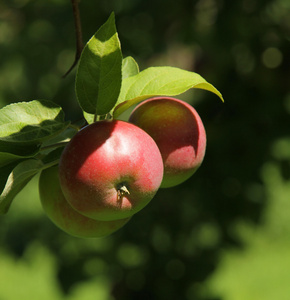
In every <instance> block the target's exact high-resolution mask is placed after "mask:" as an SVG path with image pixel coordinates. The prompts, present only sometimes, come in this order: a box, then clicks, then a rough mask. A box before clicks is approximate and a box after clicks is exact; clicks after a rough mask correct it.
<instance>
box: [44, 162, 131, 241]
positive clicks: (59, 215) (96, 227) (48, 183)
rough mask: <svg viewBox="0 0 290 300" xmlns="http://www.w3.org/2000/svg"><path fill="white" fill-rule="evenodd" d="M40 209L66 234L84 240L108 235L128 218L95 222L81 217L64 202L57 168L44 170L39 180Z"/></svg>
mask: <svg viewBox="0 0 290 300" xmlns="http://www.w3.org/2000/svg"><path fill="white" fill-rule="evenodd" d="M39 194H40V200H41V204H42V207H43V209H44V211H45V213H46V214H47V216H48V217H49V218H50V219H51V221H52V222H53V223H54V224H55V225H56V226H58V227H59V228H60V229H62V230H63V231H65V232H66V233H68V234H70V235H73V236H77V237H84V238H95V237H103V236H107V235H110V234H111V233H113V232H115V231H116V230H118V229H120V228H121V227H122V226H123V225H125V224H126V223H127V222H128V221H129V219H130V218H127V219H123V220H115V221H97V220H93V219H90V218H88V217H85V216H83V215H82V214H80V213H78V212H77V211H76V210H74V209H73V208H72V207H71V206H70V205H69V204H68V202H67V201H66V199H65V197H64V195H63V193H62V190H61V187H60V183H59V177H58V166H54V167H51V168H48V169H45V170H43V171H42V172H41V174H40V178H39Z"/></svg>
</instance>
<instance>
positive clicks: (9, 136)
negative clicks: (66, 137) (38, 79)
mask: <svg viewBox="0 0 290 300" xmlns="http://www.w3.org/2000/svg"><path fill="white" fill-rule="evenodd" d="M68 125H69V122H65V121H64V113H63V111H62V109H61V107H60V106H58V105H57V104H55V103H53V102H51V101H47V100H33V101H29V102H19V103H13V104H10V105H7V106H5V107H3V108H2V109H1V110H0V152H8V153H11V154H14V155H18V156H33V155H35V153H36V152H37V151H38V149H39V147H40V145H41V143H42V142H44V141H46V140H48V139H50V138H52V137H53V136H55V135H57V134H59V133H60V132H62V131H63V130H64V129H65V128H67V127H68ZM0 161H1V157H0Z"/></svg>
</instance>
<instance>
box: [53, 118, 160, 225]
mask: <svg viewBox="0 0 290 300" xmlns="http://www.w3.org/2000/svg"><path fill="white" fill-rule="evenodd" d="M59 176H60V183H61V188H62V191H63V193H64V195H65V198H66V199H67V201H68V202H69V203H70V205H71V206H72V207H74V208H75V209H76V210H77V211H78V212H80V213H81V214H83V215H85V216H87V217H90V218H92V219H96V220H101V221H111V220H116V219H124V218H128V217H131V216H132V215H133V214H135V213H137V212H138V211H140V210H141V209H142V208H144V207H145V206H146V205H147V204H148V203H149V202H150V201H151V199H152V198H153V197H154V195H155V194H156V192H157V190H158V189H159V187H160V184H161V181H162V178H163V162H162V157H161V154H160V151H159V149H158V147H157V145H156V143H155V142H154V140H153V139H152V138H151V137H150V136H149V135H148V134H147V133H146V132H145V131H143V130H142V129H140V128H139V127H137V126H135V125H134V124H130V123H128V122H125V121H120V120H111V121H107V120H104V121H98V122H95V123H93V124H90V125H88V126H86V127H85V128H83V129H82V130H80V131H79V132H78V133H77V134H76V135H75V136H74V137H73V138H72V139H71V141H70V142H69V144H68V145H67V146H66V147H65V149H64V151H63V153H62V155H61V158H60V163H59Z"/></svg>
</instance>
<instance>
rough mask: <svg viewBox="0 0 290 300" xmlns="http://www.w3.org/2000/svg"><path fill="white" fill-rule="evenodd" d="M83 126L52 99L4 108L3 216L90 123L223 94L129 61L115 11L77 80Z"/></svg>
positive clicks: (180, 74)
mask: <svg viewBox="0 0 290 300" xmlns="http://www.w3.org/2000/svg"><path fill="white" fill-rule="evenodd" d="M75 88H76V96H77V100H78V103H79V106H80V109H81V110H82V111H83V114H84V121H85V123H83V124H77V126H76V125H73V124H71V122H70V121H66V120H65V118H64V112H63V110H62V108H61V107H60V106H59V105H57V104H56V103H54V102H52V101H49V100H33V101H27V102H18V103H13V104H10V105H7V106H5V107H4V108H2V109H1V110H0V128H1V131H0V192H1V195H0V213H1V214H4V213H6V212H7V211H8V209H9V207H10V205H11V203H12V201H13V199H14V197H15V196H16V195H17V194H18V193H19V192H20V191H21V190H22V189H23V187H24V186H25V185H26V184H27V183H28V182H29V181H30V180H31V179H32V178H33V176H34V175H36V174H37V173H38V172H40V171H42V170H43V169H45V168H48V167H50V166H52V165H55V164H57V163H58V160H59V158H60V155H61V153H62V151H63V148H64V146H65V144H66V143H67V142H68V141H69V140H70V138H71V137H72V136H73V135H74V134H76V133H77V131H78V129H79V128H80V127H81V126H83V125H85V124H86V123H88V124H91V123H93V122H95V121H97V120H100V119H103V118H108V116H109V118H115V119H116V118H118V117H119V116H120V114H121V113H123V112H124V111H125V110H127V109H128V108H129V107H130V106H132V105H134V104H137V103H138V102H140V101H142V100H144V99H146V98H150V97H152V96H161V95H164V96H175V95H179V94H181V93H184V92H185V91H187V90H188V89H190V88H200V89H204V90H208V91H210V92H213V93H215V94H216V95H217V96H219V97H220V98H221V99H222V95H221V94H220V92H219V91H218V90H217V89H216V88H215V87H214V86H213V85H211V84H210V83H208V82H207V81H206V80H205V79H204V78H202V77H201V76H200V75H199V74H197V73H194V72H189V71H186V70H182V69H178V68H173V67H151V68H148V69H145V70H143V71H141V72H140V71H139V67H138V64H137V63H136V61H135V60H134V59H133V58H132V57H126V58H123V56H122V51H121V46H120V41H119V38H118V33H117V30H116V26H115V17H114V13H112V14H111V16H110V17H109V19H108V20H107V21H106V23H105V24H104V25H103V26H101V28H100V29H99V30H98V31H97V32H96V34H95V35H94V36H93V37H92V38H91V39H90V40H89V41H88V43H87V44H86V46H85V48H84V49H83V52H82V55H81V59H80V62H79V65H78V70H77V74H76V80H75Z"/></svg>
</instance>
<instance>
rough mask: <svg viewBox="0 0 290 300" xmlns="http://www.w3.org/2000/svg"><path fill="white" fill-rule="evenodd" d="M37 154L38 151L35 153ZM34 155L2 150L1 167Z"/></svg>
mask: <svg viewBox="0 0 290 300" xmlns="http://www.w3.org/2000/svg"><path fill="white" fill-rule="evenodd" d="M35 154H36V153H34V155H35ZM34 155H28V156H23V155H16V154H13V153H9V152H0V168H2V167H4V166H6V165H9V164H11V163H13V162H16V161H20V160H23V159H27V158H30V157H33V156H34Z"/></svg>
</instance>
